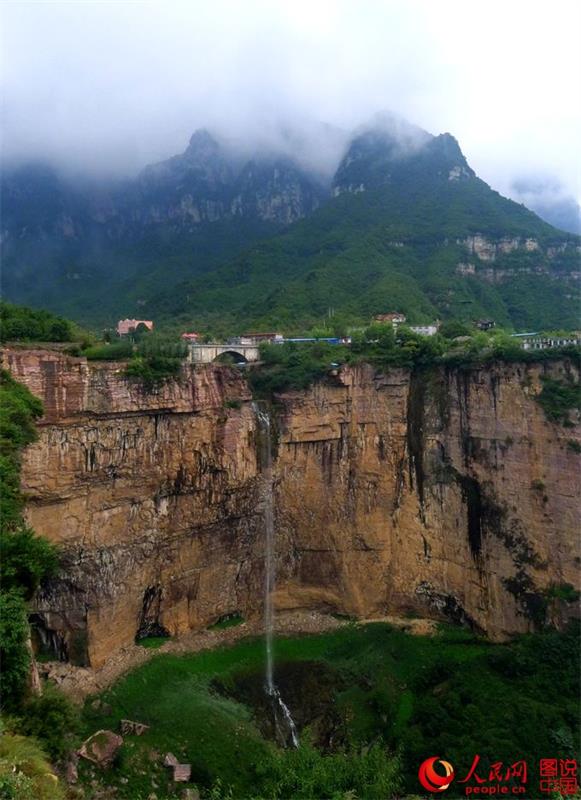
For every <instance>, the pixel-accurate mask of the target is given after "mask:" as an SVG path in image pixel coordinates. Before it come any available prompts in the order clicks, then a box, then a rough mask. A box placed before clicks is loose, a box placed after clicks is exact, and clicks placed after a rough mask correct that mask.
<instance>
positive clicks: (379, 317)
mask: <svg viewBox="0 0 581 800" xmlns="http://www.w3.org/2000/svg"><path fill="white" fill-rule="evenodd" d="M406 319H407V317H406V315H405V314H401V313H400V312H399V311H392V312H390V313H389V314H376V315H375V316H374V317H373V321H374V322H382V323H384V324H385V323H388V322H391V324H392V325H393V327H394V328H397V326H398V325H403V324H404V322H405V321H406Z"/></svg>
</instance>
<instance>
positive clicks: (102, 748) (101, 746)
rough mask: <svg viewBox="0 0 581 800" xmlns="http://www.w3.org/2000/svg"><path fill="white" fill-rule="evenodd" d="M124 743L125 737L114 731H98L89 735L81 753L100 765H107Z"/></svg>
mask: <svg viewBox="0 0 581 800" xmlns="http://www.w3.org/2000/svg"><path fill="white" fill-rule="evenodd" d="M122 744H123V737H121V736H119V734H118V733H113V731H97V732H96V733H94V734H93V735H92V736H89V738H88V739H86V740H85V741H84V742H83V744H82V745H81V747H80V749H79V755H80V756H81V757H82V758H86V759H87V761H92V762H93V764H97V765H98V766H100V767H107V766H109V765H110V764H111V763H112V762H113V759H114V758H115V756H116V755H117V751H118V750H119V748H120V747H121V745H122Z"/></svg>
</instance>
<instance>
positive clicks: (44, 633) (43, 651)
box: [29, 614, 69, 661]
mask: <svg viewBox="0 0 581 800" xmlns="http://www.w3.org/2000/svg"><path fill="white" fill-rule="evenodd" d="M29 622H30V637H31V641H32V650H33V652H34V656H35V658H36V659H37V661H68V660H69V653H68V647H67V643H66V640H65V637H64V636H63V635H62V633H59V631H56V630H54V629H52V628H50V627H49V626H48V625H47V623H46V620H45V619H44V618H43V616H42V615H41V614H31V615H30V617H29Z"/></svg>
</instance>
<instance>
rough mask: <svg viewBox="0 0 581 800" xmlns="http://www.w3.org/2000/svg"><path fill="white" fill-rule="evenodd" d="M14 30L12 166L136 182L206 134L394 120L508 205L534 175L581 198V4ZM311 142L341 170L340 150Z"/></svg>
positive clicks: (274, 11) (420, 5)
mask: <svg viewBox="0 0 581 800" xmlns="http://www.w3.org/2000/svg"><path fill="white" fill-rule="evenodd" d="M0 15H1V19H0V22H1V36H2V42H1V44H2V63H1V68H2V69H1V75H2V77H1V97H2V120H3V122H2V155H3V161H4V162H5V163H6V162H14V161H26V160H30V159H45V160H48V161H51V162H53V163H55V164H57V165H58V166H61V167H65V168H68V169H71V170H73V171H74V170H80V171H84V170H87V171H90V172H92V173H96V174H103V175H110V174H116V173H117V174H133V173H135V172H136V171H138V170H139V169H140V168H141V167H143V166H144V165H145V164H147V163H151V162H155V161H159V160H161V159H164V158H167V157H168V156H170V155H173V154H175V153H179V152H182V151H183V150H184V149H185V147H186V145H187V142H188V139H189V137H190V135H191V133H192V132H193V131H194V130H195V129H196V128H200V127H208V128H210V129H211V130H214V131H216V132H217V133H219V134H221V135H223V136H226V137H229V138H231V139H235V140H239V141H246V142H255V141H259V140H261V139H264V138H265V137H268V135H270V134H269V131H273V130H274V129H275V128H277V126H278V125H279V124H282V125H289V124H290V125H293V126H295V127H296V128H297V129H301V128H302V127H303V128H304V129H305V130H307V131H309V130H310V131H311V133H312V131H313V130H315V128H314V127H313V126H314V125H315V123H320V122H325V123H329V124H331V125H333V126H337V127H338V128H339V129H341V130H343V131H351V130H353V129H354V128H357V127H358V126H360V125H362V124H365V122H366V121H367V120H369V119H370V118H371V117H372V116H373V115H374V114H376V113H377V112H379V111H391V112H393V113H396V114H398V115H401V116H403V117H404V118H406V119H408V120H409V121H411V122H413V123H415V124H417V125H420V126H421V127H423V128H425V129H426V130H428V131H430V132H431V133H434V134H438V133H443V132H445V131H448V132H450V133H452V134H454V136H456V138H457V139H458V140H459V142H460V145H461V147H462V149H463V151H464V153H465V155H466V156H467V158H468V160H469V162H470V164H471V166H472V167H473V168H474V169H475V170H476V171H477V173H478V174H479V175H480V176H481V177H482V178H484V179H485V180H486V181H487V182H488V183H490V184H491V185H492V186H493V187H494V188H496V189H498V190H499V191H502V192H503V193H504V194H508V193H510V191H511V188H510V187H511V184H512V183H513V182H514V181H515V180H517V179H521V178H523V177H528V176H534V177H535V178H537V177H538V178H540V179H541V180H543V179H545V178H546V179H551V181H552V184H551V185H552V187H553V189H552V191H554V185H555V181H557V183H558V184H559V185H560V186H562V190H563V192H565V193H569V194H574V195H575V196H576V197H577V198H580V197H581V175H580V161H579V150H580V148H579V143H580V142H581V100H580V97H581V94H580V92H579V86H580V78H581V48H580V47H579V32H580V31H581V2H580V1H579V0H551V1H550V2H540V1H539V0H526V1H525V0H502V2H499V0H383V2H379V0H204V2H201V1H200V0H189V2H178V0H174V1H173V2H172V0H164V2H142V1H141V0H131V1H127V2H123V0H101V2H92V1H91V0H87V1H85V0H69V2H51V1H50V0H44V1H43V0H41V1H40V2H27V0H19V2H6V1H5V2H3V3H2V5H1V6H0ZM339 139H340V137H339ZM311 140H312V141H313V142H315V144H314V145H313V147H314V149H315V151H316V150H317V147H318V148H319V152H318V153H315V155H314V156H313V153H311V154H310V157H315V158H317V157H318V158H320V161H321V166H322V168H326V169H329V168H330V165H332V163H333V161H334V159H336V158H337V157H338V155H337V153H336V152H335V150H336V149H337V148H335V149H334V147H333V146H331V145H329V143H326V144H325V145H323V144H322V143H321V141H319V142H318V143H317V141H316V137H314V138H313V137H312V136H311ZM311 149H312V148H311Z"/></svg>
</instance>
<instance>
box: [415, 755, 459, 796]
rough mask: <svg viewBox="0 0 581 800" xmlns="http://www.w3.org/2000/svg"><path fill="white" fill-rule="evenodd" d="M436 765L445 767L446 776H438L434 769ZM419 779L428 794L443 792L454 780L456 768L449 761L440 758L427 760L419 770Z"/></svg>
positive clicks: (435, 757)
mask: <svg viewBox="0 0 581 800" xmlns="http://www.w3.org/2000/svg"><path fill="white" fill-rule="evenodd" d="M436 763H438V764H441V765H442V766H443V767H444V770H445V772H446V774H445V775H438V773H437V772H436V770H435V769H434V765H435V764H436ZM418 778H419V779H420V783H421V784H422V786H423V787H424V789H427V790H428V792H443V791H444V790H445V789H447V788H448V786H449V785H450V784H451V783H452V781H453V780H454V767H453V766H452V765H451V764H450V763H449V762H448V761H444V760H443V759H441V758H438V756H434V757H433V758H426V760H425V761H424V762H423V764H422V765H421V766H420V769H419V770H418Z"/></svg>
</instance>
